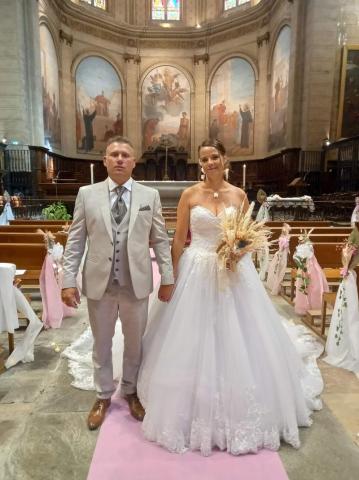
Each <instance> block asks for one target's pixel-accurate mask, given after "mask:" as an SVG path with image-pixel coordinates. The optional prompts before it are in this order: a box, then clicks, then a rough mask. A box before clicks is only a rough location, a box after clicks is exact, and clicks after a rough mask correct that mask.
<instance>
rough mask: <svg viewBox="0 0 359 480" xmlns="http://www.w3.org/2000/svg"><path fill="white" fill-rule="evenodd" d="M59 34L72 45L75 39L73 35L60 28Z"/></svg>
mask: <svg viewBox="0 0 359 480" xmlns="http://www.w3.org/2000/svg"><path fill="white" fill-rule="evenodd" d="M59 36H60V40H61V42H65V43H66V45H69V46H70V47H71V45H72V42H73V41H74V37H73V36H72V35H70V34H69V33H66V32H64V31H63V30H60V31H59Z"/></svg>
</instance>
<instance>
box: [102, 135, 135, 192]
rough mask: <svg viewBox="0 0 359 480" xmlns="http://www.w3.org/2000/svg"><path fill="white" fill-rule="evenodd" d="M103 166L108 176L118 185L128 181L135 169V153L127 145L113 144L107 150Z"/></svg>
mask: <svg viewBox="0 0 359 480" xmlns="http://www.w3.org/2000/svg"><path fill="white" fill-rule="evenodd" d="M103 164H104V165H105V167H106V169H107V173H108V176H109V177H111V178H112V179H113V180H114V181H116V182H117V183H123V182H125V181H126V180H128V179H129V178H130V176H131V174H132V170H133V169H134V168H135V165H136V159H135V152H134V150H133V148H132V147H130V145H128V144H127V143H118V142H114V143H111V144H110V145H109V146H108V147H107V149H106V155H105V156H104V159H103Z"/></svg>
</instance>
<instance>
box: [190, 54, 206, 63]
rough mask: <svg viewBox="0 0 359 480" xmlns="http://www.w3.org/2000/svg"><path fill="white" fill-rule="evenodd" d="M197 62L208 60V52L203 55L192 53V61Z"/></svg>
mask: <svg viewBox="0 0 359 480" xmlns="http://www.w3.org/2000/svg"><path fill="white" fill-rule="evenodd" d="M199 62H202V63H208V62H209V55H208V53H204V54H203V55H193V63H194V64H195V65H199Z"/></svg>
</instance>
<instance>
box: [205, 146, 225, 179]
mask: <svg viewBox="0 0 359 480" xmlns="http://www.w3.org/2000/svg"><path fill="white" fill-rule="evenodd" d="M224 162H225V159H224V157H223V155H221V154H220V153H219V151H218V150H217V149H216V148H215V147H202V148H201V149H200V151H199V164H200V165H201V167H202V169H203V171H204V173H205V174H206V175H208V176H211V175H215V174H216V173H217V174H218V173H220V174H221V175H222V174H223V171H224Z"/></svg>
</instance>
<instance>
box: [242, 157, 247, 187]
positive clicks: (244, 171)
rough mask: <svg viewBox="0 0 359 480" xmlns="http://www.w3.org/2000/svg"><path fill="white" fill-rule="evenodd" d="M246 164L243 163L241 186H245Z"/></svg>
mask: <svg viewBox="0 0 359 480" xmlns="http://www.w3.org/2000/svg"><path fill="white" fill-rule="evenodd" d="M246 168H247V167H246V164H245V163H244V164H243V188H246Z"/></svg>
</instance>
